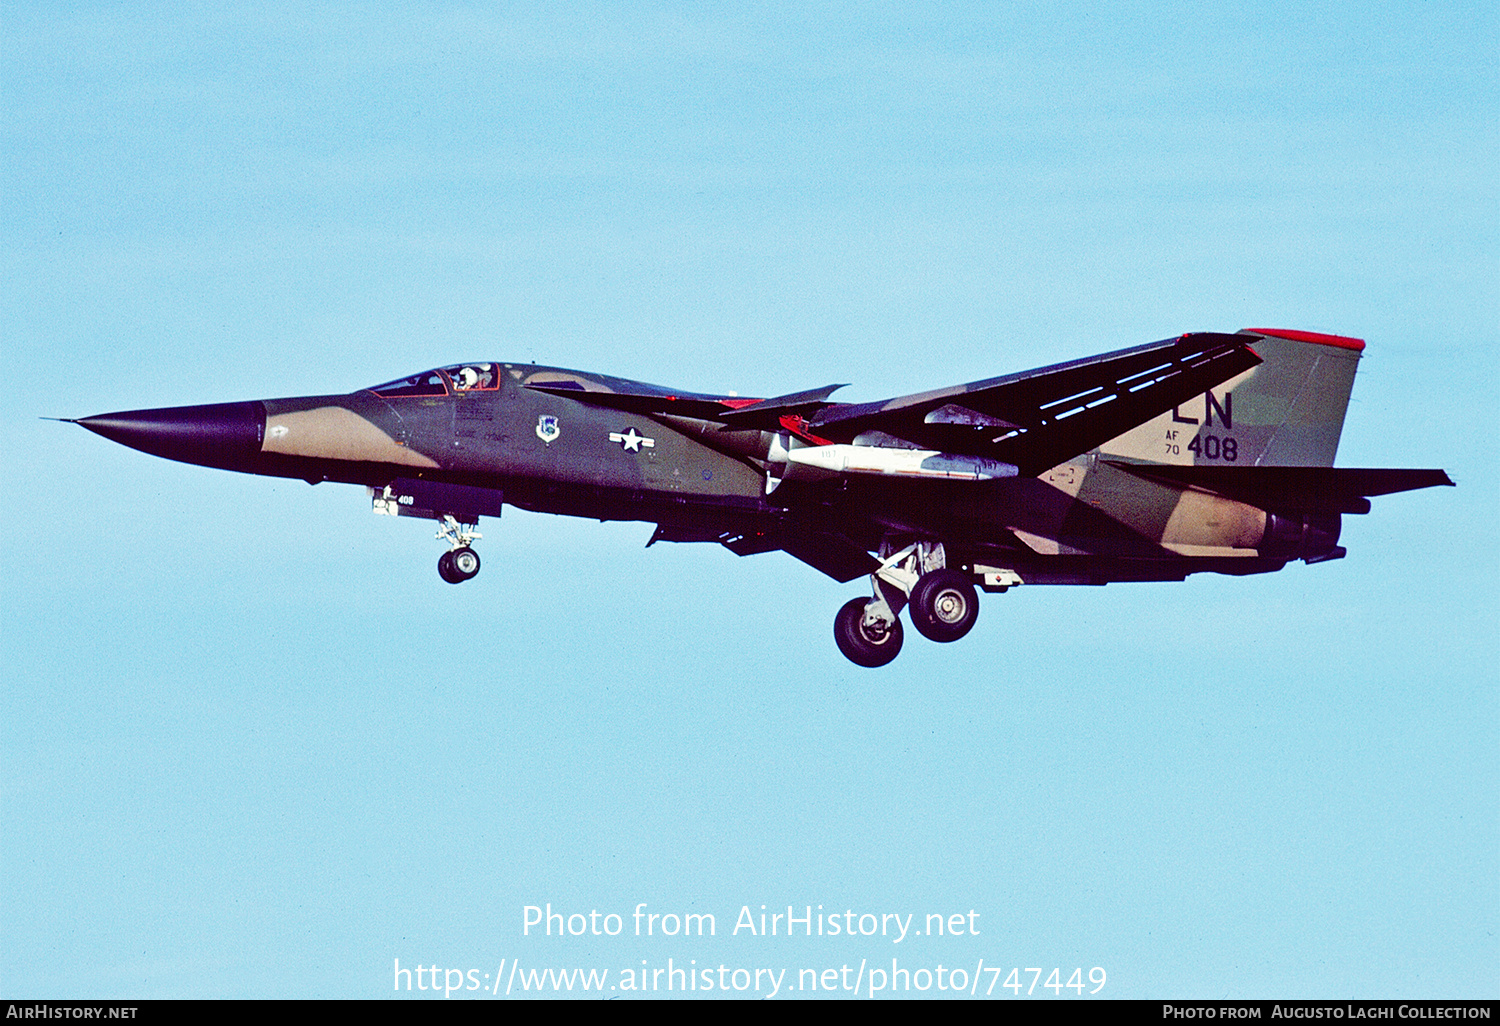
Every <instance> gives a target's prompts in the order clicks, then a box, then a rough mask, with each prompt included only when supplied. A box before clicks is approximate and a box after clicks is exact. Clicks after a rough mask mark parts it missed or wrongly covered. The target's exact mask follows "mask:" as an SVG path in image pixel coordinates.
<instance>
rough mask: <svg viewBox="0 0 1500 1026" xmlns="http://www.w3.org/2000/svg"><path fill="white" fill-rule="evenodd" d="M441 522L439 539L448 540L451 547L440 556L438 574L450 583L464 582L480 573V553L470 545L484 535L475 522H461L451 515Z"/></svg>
mask: <svg viewBox="0 0 1500 1026" xmlns="http://www.w3.org/2000/svg"><path fill="white" fill-rule="evenodd" d="M440 523H441V525H442V526H440V527H439V528H438V533H437V538H438V541H445V542H447V543H448V545H449V546H450V548H449V549H448V551H447V552H445V553H443V554H442V556H440V557H439V558H438V576H439V577H441V578H442V579H443V580H445V581H447V582H448V583H449V584H462V583H464V582H465V581H467V580H468V579H469V578H471V577H473V576H474V575H475V574H477V573H479V553H477V552H475V551H474V550H473V549H472V548H471V547H470V546H471V545H472V544H473V543H474V542H475V541H476V540H478V539H480V538H483V537H484V535H482V534H480V533H479V532H478V531H476V530H474V528H475V526H476V525H475V524H464V523H460V522H459V521H458V519H457V518H456V517H453V516H450V515H445V516H444V517H443V519H442V520H441V521H440Z"/></svg>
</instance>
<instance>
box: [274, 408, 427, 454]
mask: <svg viewBox="0 0 1500 1026" xmlns="http://www.w3.org/2000/svg"><path fill="white" fill-rule="evenodd" d="M261 451H262V452H275V453H281V454H283V455H286V456H310V457H313V458H315V459H326V460H354V461H358V462H366V463H398V464H401V465H402V466H407V467H437V466H438V464H437V463H436V462H435V461H434V460H432V459H430V458H428V457H426V456H423V455H422V454H421V453H419V452H413V451H412V450H411V449H408V448H407V447H406V446H404V445H402V444H401V443H400V442H398V441H396V440H395V439H394V438H392V437H391V436H390V435H388V434H386V433H385V432H384V431H382V430H380V428H378V427H376V426H375V425H374V424H371V423H370V422H369V421H368V420H365V418H363V417H361V416H360V415H359V414H357V413H354V412H352V411H350V410H346V409H344V408H343V407H342V406H322V407H319V408H318V409H315V410H305V411H303V412H300V413H282V414H277V415H276V416H273V417H269V418H267V420H266V436H265V441H264V442H262V443H261Z"/></svg>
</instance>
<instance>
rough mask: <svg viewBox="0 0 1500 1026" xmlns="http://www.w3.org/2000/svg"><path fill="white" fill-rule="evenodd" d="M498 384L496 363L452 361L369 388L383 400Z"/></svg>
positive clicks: (485, 389) (491, 387)
mask: <svg viewBox="0 0 1500 1026" xmlns="http://www.w3.org/2000/svg"><path fill="white" fill-rule="evenodd" d="M499 387H500V365H499V364H498V363H456V364H454V365H453V366H452V367H442V368H439V369H437V370H430V371H423V372H422V373H421V374H413V375H412V376H411V377H409V378H399V379H397V380H396V381H387V382H386V383H385V384H383V385H376V386H375V387H373V388H371V389H370V391H371V392H374V393H375V394H376V395H379V396H384V397H385V398H387V399H395V398H406V397H410V396H438V395H447V394H448V392H449V390H450V389H451V390H452V391H453V392H488V391H494V390H495V389H498V388H499Z"/></svg>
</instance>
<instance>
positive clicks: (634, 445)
mask: <svg viewBox="0 0 1500 1026" xmlns="http://www.w3.org/2000/svg"><path fill="white" fill-rule="evenodd" d="M609 440H610V441H611V442H619V443H620V447H621V448H622V449H624V450H625V451H626V452H640V451H641V446H643V445H644V446H645V447H646V448H648V449H654V448H656V439H654V438H647V437H646V436H645V435H643V434H639V433H638V432H637V431H636V429H635V428H633V427H632V428H627V429H626V430H625V431H624V432H623V433H621V432H619V431H611V432H610V433H609Z"/></svg>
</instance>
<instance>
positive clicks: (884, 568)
mask: <svg viewBox="0 0 1500 1026" xmlns="http://www.w3.org/2000/svg"><path fill="white" fill-rule="evenodd" d="M1363 346H1364V343H1363V342H1361V341H1359V340H1357V339H1348V338H1343V337H1339V336H1326V335H1312V334H1309V333H1304V332H1292V331H1279V330H1278V331H1272V330H1269V329H1246V330H1245V331H1243V332H1240V333H1238V334H1236V335H1221V334H1213V333H1199V334H1191V335H1184V336H1181V337H1180V338H1177V339H1167V340H1164V341H1162V342H1157V343H1152V344H1150V345H1147V346H1140V347H1136V348H1135V349H1127V350H1121V351H1119V352H1115V353H1108V354H1104V355H1102V356H1099V357H1092V358H1089V359H1085V360H1079V361H1074V362H1071V363H1067V364H1059V365H1056V366H1054V367H1047V368H1040V369H1038V370H1035V371H1028V372H1024V373H1022V374H1017V375H1009V376H1006V377H1002V378H993V379H989V380H986V381H980V382H974V383H971V384H968V385H961V386H956V387H953V388H947V389H940V390H937V391H932V392H925V393H919V394H917V395H912V396H904V397H900V398H897V399H892V400H888V401H886V402H883V403H868V404H841V403H833V402H831V401H829V400H828V395H829V394H830V393H831V392H832V391H833V390H834V389H835V388H836V387H838V386H828V387H826V388H822V389H814V390H810V391H808V392H802V393H796V394H793V395H789V396H783V397H779V398H774V399H742V398H738V397H735V396H715V395H704V394H697V393H684V392H679V391H674V390H671V389H666V388H661V387H658V386H653V385H647V384H643V383H641V382H636V381H628V380H624V379H620V378H613V377H608V376H605V375H600V374H589V373H582V372H578V371H571V370H565V369H561V368H555V367H537V366H535V365H529V364H527V365H522V364H504V363H472V364H458V365H455V366H453V367H447V368H441V369H436V370H432V371H427V372H424V373H422V374H418V375H414V376H413V377H411V378H407V379H403V380H401V381H396V382H390V383H388V384H386V385H380V386H375V387H374V388H371V389H365V390H361V391H358V392H354V393H351V394H348V395H334V396H311V397H303V398H289V399H268V400H264V401H260V402H246V403H228V404H220V405H215V406H197V407H179V408H173V409H164V410H143V411H132V412H127V413H119V414H106V415H101V416H98V417H89V418H83V419H81V420H79V421H78V423H81V424H83V425H84V426H85V427H87V428H89V429H90V430H92V431H95V432H96V433H98V434H101V435H104V436H105V437H107V438H111V439H113V440H115V441H119V442H121V443H123V444H126V445H130V446H133V447H135V448H138V449H141V450H143V451H146V452H150V453H153V454H155V455H160V456H165V457H167V458H171V459H177V460H183V461H185V462H190V463H198V464H202V465H206V466H212V467H220V468H224V469H229V470H237V471H242V472H246V473H253V474H265V475H272V476H278V477H290V478H303V479H306V480H307V481H309V482H312V483H318V482H320V481H337V482H345V483H351V484H362V485H365V486H367V488H369V489H370V492H371V495H372V496H373V498H374V505H375V509H376V511H377V512H382V513H389V514H396V515H408V516H423V517H431V518H433V519H437V520H439V521H441V522H444V523H446V524H447V525H449V527H450V528H452V531H451V532H450V534H449V535H448V537H449V541H450V545H451V549H450V552H449V553H445V555H444V560H451V558H452V557H453V556H454V555H455V554H458V553H468V552H469V551H470V550H469V543H470V542H471V541H472V539H473V537H476V536H477V535H476V534H475V533H474V532H473V531H472V530H471V527H472V525H473V524H474V523H476V522H477V520H478V518H479V517H480V516H481V515H489V516H497V515H499V514H500V511H501V507H502V505H503V504H506V503H508V504H511V505H514V506H518V507H521V508H524V509H529V510H535V511H539V512H547V513H558V514H566V515H572V516H583V517H591V518H596V519H600V520H607V519H618V520H643V521H647V522H654V523H655V524H656V525H657V527H656V531H655V533H654V534H653V536H652V538H651V541H650V542H649V543H648V544H654V543H655V542H657V541H713V542H718V543H721V544H724V545H726V546H727V547H729V548H730V549H731V550H733V551H735V552H737V553H739V554H741V555H749V554H751V553H756V552H765V551H771V550H776V549H782V550H785V551H787V552H789V553H791V554H792V555H794V556H796V557H797V558H799V559H801V560H803V561H804V562H807V563H809V564H810V565H812V566H814V567H816V568H817V569H819V570H821V571H823V572H824V573H827V574H829V575H830V576H832V577H834V578H836V579H838V580H840V581H847V580H851V579H853V578H855V577H858V576H861V575H866V574H869V575H871V580H872V588H873V596H874V597H873V598H871V599H868V600H858V601H856V602H851V603H850V604H849V605H848V606H846V607H845V610H843V611H841V612H840V618H839V621H838V626H837V629H836V635H837V637H838V640H839V645H840V648H841V649H843V650H844V651H845V654H846V655H848V656H849V657H850V658H851V659H854V660H855V661H856V662H860V663H861V664H863V665H880V664H882V663H884V662H888V661H889V660H890V658H892V657H894V654H895V652H896V651H898V650H899V648H900V644H901V640H900V639H901V635H900V624H899V619H898V617H899V613H900V612H901V609H902V607H903V605H905V604H906V603H907V602H908V601H910V602H911V603H912V615H913V620H914V622H916V623H917V626H918V629H919V630H922V631H923V633H924V634H927V636H929V637H933V638H935V639H936V640H941V641H947V640H954V639H955V638H956V637H958V636H962V634H963V633H966V632H967V630H968V628H969V626H971V625H972V622H973V617H974V615H976V612H977V609H976V608H975V604H974V598H973V585H975V584H977V585H978V586H979V587H982V588H984V589H985V590H990V591H1004V590H1005V589H1006V588H1008V587H1010V586H1014V585H1017V584H1022V583H1025V584H1105V583H1108V582H1110V581H1146V580H1181V579H1183V578H1185V577H1186V576H1187V575H1188V574H1190V573H1194V572H1199V571H1213V572H1219V573H1230V574H1247V573H1263V572H1267V571H1272V570H1278V569H1280V568H1282V567H1283V566H1284V565H1285V564H1286V563H1287V562H1289V561H1291V560H1294V559H1302V560H1305V561H1307V562H1318V561H1322V560H1326V559H1335V558H1339V557H1341V556H1343V555H1344V550H1343V549H1342V548H1341V547H1339V546H1338V545H1337V541H1338V536H1339V526H1340V516H1341V515H1342V514H1343V513H1362V512H1366V511H1368V509H1369V508H1370V504H1369V502H1368V499H1367V498H1366V497H1367V496H1369V495H1378V494H1384V493H1386V492H1391V491H1401V490H1406V489H1409V488H1419V487H1426V486H1428V485H1434V484H1451V483H1452V482H1451V481H1449V480H1448V478H1447V476H1446V475H1445V474H1443V473H1442V472H1441V471H1415V470H1414V471H1404V470H1401V471H1398V470H1353V471H1349V470H1334V469H1332V465H1333V460H1334V454H1335V452H1336V450H1337V446H1338V438H1339V434H1340V431H1341V429H1342V426H1343V419H1344V411H1345V408H1346V405H1347V403H1348V399H1349V394H1350V389H1351V387H1352V385H1353V381H1354V372H1355V368H1356V366H1357V363H1358V360H1359V355H1360V352H1361V351H1362V349H1363ZM830 468H831V469H830ZM463 566H464V567H472V570H471V571H469V570H461V571H459V572H455V571H454V570H453V567H452V564H451V562H449V563H446V564H440V570H441V572H442V573H443V576H444V578H445V579H446V580H450V581H451V582H452V583H458V582H459V581H460V580H463V579H467V577H470V576H473V573H474V572H477V570H478V558H477V556H474V557H473V558H472V560H471V562H469V563H465V564H463ZM924 580H926V581H927V584H926V585H924V584H923V583H922V582H923V581H924ZM919 614H920V618H919ZM948 635H952V636H951V637H950V636H948Z"/></svg>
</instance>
